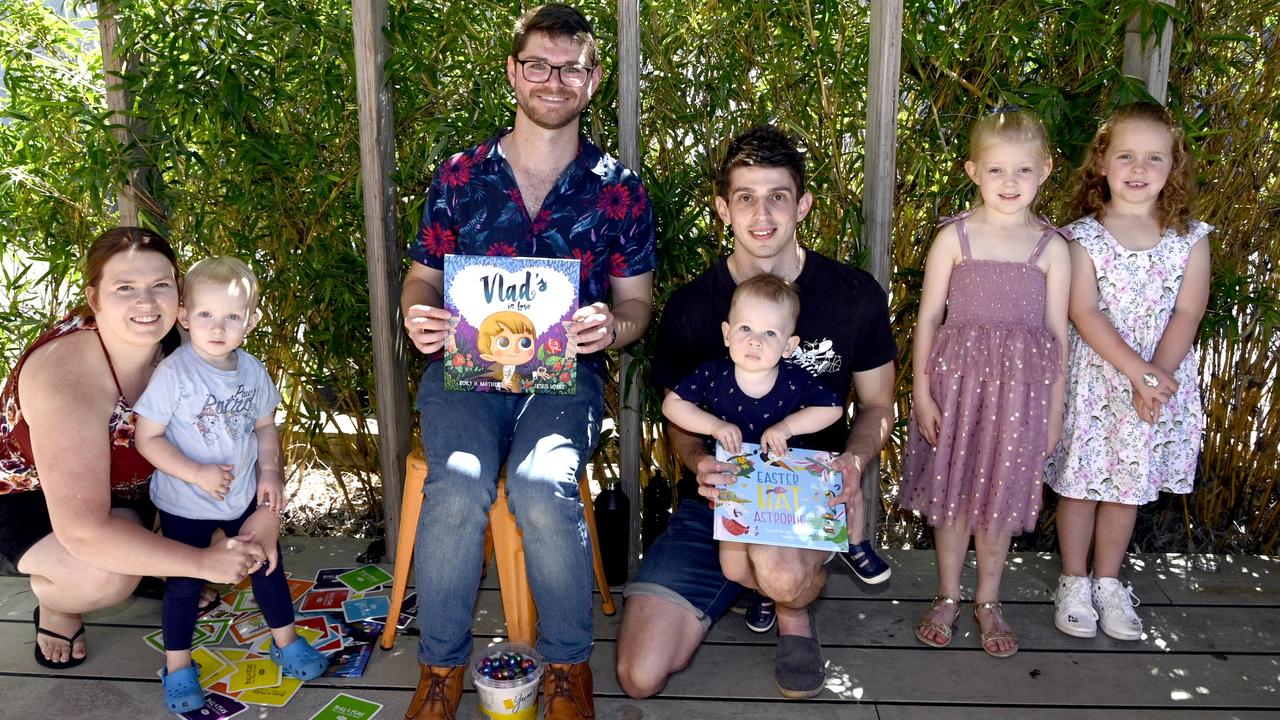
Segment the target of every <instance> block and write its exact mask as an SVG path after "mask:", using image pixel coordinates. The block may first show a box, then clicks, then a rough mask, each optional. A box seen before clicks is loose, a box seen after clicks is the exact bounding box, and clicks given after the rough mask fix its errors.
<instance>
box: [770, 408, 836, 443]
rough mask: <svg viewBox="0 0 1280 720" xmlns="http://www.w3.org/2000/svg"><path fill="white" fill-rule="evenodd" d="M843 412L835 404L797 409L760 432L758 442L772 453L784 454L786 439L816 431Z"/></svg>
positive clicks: (833, 420)
mask: <svg viewBox="0 0 1280 720" xmlns="http://www.w3.org/2000/svg"><path fill="white" fill-rule="evenodd" d="M843 414H844V411H843V410H842V409H840V408H839V407H837V406H835V405H832V406H829V407H807V408H804V409H803V410H797V411H795V412H793V413H791V414H790V415H788V416H786V417H785V418H783V420H782V422H780V423H777V424H776V425H774V426H772V427H770V428H769V429H767V430H765V431H764V432H763V433H761V434H760V444H761V445H762V446H764V448H765V449H766V450H768V451H769V452H770V453H773V454H774V455H786V454H787V441H788V440H790V439H791V438H793V437H795V436H796V435H808V434H810V433H816V432H818V431H819V430H821V429H823V428H825V427H827V426H828V425H830V424H831V423H833V422H835V421H837V420H839V419H840V416H841V415H843Z"/></svg>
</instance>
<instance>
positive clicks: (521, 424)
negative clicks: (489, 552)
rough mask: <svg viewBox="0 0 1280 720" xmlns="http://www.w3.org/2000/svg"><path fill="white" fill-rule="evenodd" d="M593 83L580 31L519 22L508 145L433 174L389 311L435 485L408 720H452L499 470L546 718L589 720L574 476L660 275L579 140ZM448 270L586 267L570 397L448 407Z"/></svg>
mask: <svg viewBox="0 0 1280 720" xmlns="http://www.w3.org/2000/svg"><path fill="white" fill-rule="evenodd" d="M600 77H601V70H600V60H599V57H598V51H597V48H596V43H595V40H594V39H593V37H592V35H591V25H590V23H589V22H588V21H587V19H586V18H585V17H584V16H583V15H582V13H580V12H578V11H577V10H576V9H574V8H571V7H568V6H565V5H544V6H542V7H539V8H535V9H534V10H531V11H530V12H528V13H527V14H525V15H524V16H523V17H522V18H521V19H520V20H519V21H518V22H517V23H516V27H515V35H514V38H513V43H512V52H511V56H510V57H508V58H507V80H508V82H510V83H511V88H512V90H513V91H514V94H515V98H516V112H515V124H514V127H513V128H512V129H510V130H505V131H503V132H501V133H499V134H498V135H496V136H494V137H493V138H490V139H489V140H486V141H485V142H483V143H481V144H480V145H477V146H475V147H472V148H470V149H467V150H465V151H463V152H461V153H458V154H457V155H454V156H453V157H451V158H449V159H448V160H446V161H445V162H444V164H443V165H441V166H440V168H439V169H438V170H437V172H436V175H435V178H434V180H433V181H432V184H431V190H430V192H429V194H428V196H427V204H426V207H425V208H424V209H423V214H422V223H421V226H420V229H419V231H418V235H417V237H416V238H415V240H414V242H413V243H412V244H411V246H410V248H409V256H410V258H412V260H413V261H414V262H413V263H412V265H411V267H410V269H409V272H408V275H407V276H406V277H405V282H404V289H403V292H402V294H401V300H400V303H401V308H402V310H403V312H404V318H405V321H404V324H405V329H406V331H407V332H408V334H409V337H410V339H411V340H412V341H413V344H414V346H415V347H417V348H418V350H419V351H420V352H423V353H425V354H427V355H428V356H429V360H428V365H427V368H426V370H425V372H424V373H423V376H422V381H421V383H420V385H419V390H418V402H417V405H418V409H419V411H420V412H421V416H422V444H423V449H424V451H425V453H426V459H427V466H428V467H429V468H430V473H429V475H428V478H427V483H426V486H425V488H424V491H423V492H424V494H425V496H426V497H425V498H424V502H423V508H422V515H421V520H420V522H419V526H418V532H417V542H416V546H415V551H414V577H415V579H416V584H417V589H418V606H419V607H420V608H422V610H421V612H420V613H419V615H418V622H419V625H420V627H421V632H422V638H421V641H420V643H419V648H418V658H419V661H420V663H421V674H420V680H419V683H418V688H417V692H416V693H415V694H414V697H413V700H412V702H411V703H410V705H409V709H408V712H407V713H406V714H405V717H406V718H417V719H420V720H425V719H427V718H440V719H447V720H453V718H455V717H456V714H457V708H458V703H459V700H460V698H461V695H462V678H463V674H464V672H463V671H464V670H465V669H466V664H467V662H468V659H469V658H470V655H471V633H470V630H471V617H472V610H473V608H474V606H475V598H476V588H477V586H478V585H479V580H480V569H481V566H482V564H483V562H484V558H483V557H482V554H483V545H484V530H485V526H486V525H487V523H488V510H489V506H490V505H491V504H492V503H493V500H494V497H495V495H496V488H497V480H498V472H499V470H500V469H501V468H502V466H503V465H504V463H505V466H506V481H507V484H506V487H507V499H508V502H509V504H510V507H511V510H512V512H513V513H514V514H515V516H516V519H517V521H518V523H519V526H520V529H521V531H522V532H523V536H524V550H525V567H526V569H527V571H528V575H529V584H530V587H531V589H532V591H533V598H534V602H535V603H536V604H537V607H538V614H539V618H538V620H539V622H538V633H539V637H538V652H539V654H541V655H542V657H543V658H544V659H545V660H546V666H545V674H544V676H543V695H544V700H543V703H544V710H545V717H546V718H548V720H568V719H577V718H592V717H595V710H594V703H593V700H592V694H591V668H590V666H589V665H588V664H587V660H588V659H589V657H590V655H591V642H592V628H591V588H592V568H591V551H590V546H589V545H588V540H587V533H586V527H585V525H584V522H583V514H582V513H583V499H582V498H579V497H578V481H577V476H578V472H579V470H580V469H581V467H582V465H583V464H584V463H585V462H586V461H587V460H588V459H589V458H590V456H591V453H592V451H593V449H594V448H595V444H596V440H597V438H598V437H599V432H600V422H601V416H602V414H603V409H604V408H603V397H602V395H603V377H602V375H603V363H602V357H601V356H602V354H603V352H602V351H604V350H606V349H608V348H619V347H622V346H624V345H626V344H628V343H630V342H632V341H634V340H635V339H637V338H639V337H640V336H641V335H642V334H643V333H644V331H645V328H646V327H647V326H648V324H649V316H650V313H651V310H652V290H653V268H654V264H655V257H654V253H655V247H654V235H653V217H652V212H651V208H650V205H649V198H648V194H647V193H646V192H645V189H644V186H643V185H642V184H641V183H640V180H639V178H638V177H637V176H636V175H635V173H633V172H631V171H630V170H628V169H627V168H625V167H623V166H622V165H621V164H620V163H618V162H617V161H616V160H614V159H613V158H612V157H609V156H608V155H605V154H604V153H602V152H601V151H600V149H599V148H597V147H596V146H595V145H593V144H592V143H591V142H590V141H588V140H587V139H586V138H585V137H583V136H582V135H581V134H580V133H579V121H580V116H581V114H582V112H583V110H585V109H586V107H587V103H588V102H590V100H591V96H592V94H594V93H595V91H596V89H597V88H598V87H599V84H600ZM446 253H456V254H465V255H517V256H537V257H557V258H577V259H579V260H580V261H581V279H580V288H579V294H580V297H581V309H580V310H579V311H578V312H577V313H576V314H575V315H574V316H573V323H572V325H571V327H570V333H571V334H573V335H574V336H576V339H577V344H578V359H579V370H578V390H577V394H576V395H549V394H547V395H518V394H509V393H500V392H470V393H468V392H453V391H448V390H445V389H444V386H443V380H442V368H441V365H442V363H441V360H440V350H441V348H442V347H443V345H444V343H445V341H446V340H447V338H448V335H449V320H450V314H449V312H448V311H447V310H445V309H443V307H442V305H443V302H442V295H443V292H442V291H443V285H444V273H443V260H444V255H445V254H446ZM610 302H611V303H612V304H610Z"/></svg>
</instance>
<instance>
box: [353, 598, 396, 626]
mask: <svg viewBox="0 0 1280 720" xmlns="http://www.w3.org/2000/svg"><path fill="white" fill-rule="evenodd" d="M390 607H391V601H390V600H388V599H387V596H386V595H371V596H369V597H365V598H360V599H359V600H348V601H346V602H344V603H342V616H343V617H344V618H346V620H347V622H356V621H357V620H367V619H368V618H372V617H377V616H379V615H384V616H385V615H386V614H387V610H388V609H389V608H390Z"/></svg>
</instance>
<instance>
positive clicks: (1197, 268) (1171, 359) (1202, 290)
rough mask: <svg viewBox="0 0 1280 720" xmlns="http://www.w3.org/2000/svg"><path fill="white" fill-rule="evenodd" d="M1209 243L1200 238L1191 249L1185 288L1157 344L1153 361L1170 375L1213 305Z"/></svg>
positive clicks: (1184, 283)
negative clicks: (1207, 310)
mask: <svg viewBox="0 0 1280 720" xmlns="http://www.w3.org/2000/svg"><path fill="white" fill-rule="evenodd" d="M1209 281H1210V272H1209V240H1208V238H1200V240H1199V241H1197V242H1196V244H1195V245H1193V246H1192V247H1191V257H1190V258H1188V260H1187V269H1186V271H1185V272H1184V273H1183V275H1182V287H1181V288H1180V289H1179V290H1178V297H1177V299H1175V300H1174V305H1173V315H1172V316H1170V318H1169V324H1168V325H1166V326H1165V329H1164V334H1163V335H1161V336H1160V342H1159V344H1157V345H1156V352H1155V355H1154V356H1152V358H1151V362H1152V363H1154V364H1156V365H1158V366H1160V367H1161V368H1162V369H1164V370H1165V371H1166V372H1168V373H1173V371H1174V370H1176V369H1177V368H1178V365H1180V364H1182V359H1183V358H1185V357H1186V356H1187V353H1188V352H1190V351H1191V346H1192V345H1193V344H1194V343H1195V341H1196V335H1198V334H1199V332H1200V321H1201V320H1202V319H1203V318H1204V311H1205V308H1207V307H1208V305H1209Z"/></svg>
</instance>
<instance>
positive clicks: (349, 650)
mask: <svg viewBox="0 0 1280 720" xmlns="http://www.w3.org/2000/svg"><path fill="white" fill-rule="evenodd" d="M372 655H373V643H365V642H362V643H355V644H354V645H351V646H350V647H346V648H343V649H342V650H341V651H340V652H338V653H336V654H334V655H333V656H331V657H330V658H329V669H327V670H325V671H324V677H344V678H358V677H361V676H363V675H364V670H365V668H366V667H367V666H368V665H369V658H370V657H371V656H372Z"/></svg>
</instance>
